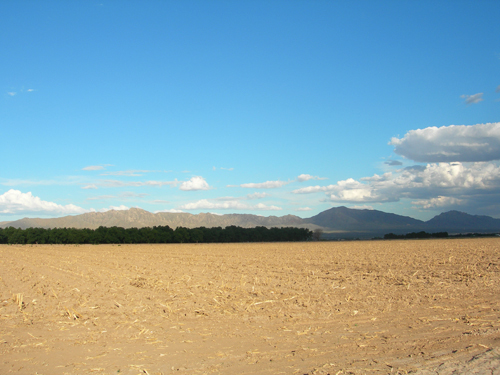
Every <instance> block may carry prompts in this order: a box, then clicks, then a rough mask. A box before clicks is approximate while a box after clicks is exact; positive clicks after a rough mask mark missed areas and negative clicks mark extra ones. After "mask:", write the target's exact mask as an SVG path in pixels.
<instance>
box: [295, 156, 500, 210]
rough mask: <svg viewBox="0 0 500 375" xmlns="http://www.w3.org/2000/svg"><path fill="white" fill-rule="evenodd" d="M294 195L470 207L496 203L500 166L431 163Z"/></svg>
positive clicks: (499, 191)
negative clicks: (321, 193)
mask: <svg viewBox="0 0 500 375" xmlns="http://www.w3.org/2000/svg"><path fill="white" fill-rule="evenodd" d="M293 192H294V193H296V194H307V193H317V192H324V193H325V194H326V196H327V199H328V200H330V201H331V202H336V203H384V202H397V201H400V200H402V199H411V200H413V201H412V203H413V204H414V205H415V207H417V208H422V209H433V208H438V207H457V206H462V207H470V208H472V209H473V210H475V209H476V208H483V209H484V210H487V208H488V206H489V205H491V204H493V203H495V202H500V167H499V166H498V165H497V164H495V163H490V162H476V163H468V164H462V163H431V164H427V165H426V166H413V167H408V168H403V169H399V170H397V171H395V172H388V173H385V174H383V175H382V176H379V175H377V174H375V175H373V176H372V177H365V178H362V179H360V181H357V180H354V179H352V178H349V179H347V180H343V181H339V182H337V183H336V184H334V185H328V186H323V187H320V186H311V187H308V188H303V189H297V190H294V191H293Z"/></svg>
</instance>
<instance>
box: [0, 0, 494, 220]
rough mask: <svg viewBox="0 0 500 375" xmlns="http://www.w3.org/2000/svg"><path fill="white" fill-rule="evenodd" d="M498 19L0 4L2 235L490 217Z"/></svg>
mask: <svg viewBox="0 0 500 375" xmlns="http://www.w3.org/2000/svg"><path fill="white" fill-rule="evenodd" d="M499 19H500V4H499V2H498V1H479V2H478V1H189V0H188V1H153V0H152V1H146V2H144V1H106V0H104V1H93V0H88V1H43V2H35V1H9V0H7V1H2V2H0V51H1V52H0V54H1V58H0V71H1V72H2V74H1V75H0V89H1V91H0V130H1V133H0V134H1V136H2V137H1V138H2V143H1V146H0V158H1V160H2V163H1V164H0V221H11V220H16V219H19V218H22V217H59V216H65V215H69V214H80V213H84V212H89V211H105V210H109V209H126V208H130V207H140V208H143V209H145V210H148V211H150V212H159V211H172V212H178V211H182V212H190V213H193V214H196V213H199V212H213V213H220V214H224V213H252V214H258V215H265V216H269V215H277V216H282V215H287V214H293V215H298V216H301V217H310V216H313V215H315V214H317V213H319V212H321V211H323V210H325V209H328V208H330V207H336V206H347V207H355V208H373V209H378V210H383V211H386V212H394V213H397V214H402V215H407V216H411V217H414V218H419V219H425V220H427V219H429V218H431V217H432V216H434V215H436V214H438V213H440V212H443V211H448V210H452V209H456V210H460V211H465V212H468V213H471V214H486V215H491V216H494V217H500V164H499V162H498V161H499V160H500V37H499V35H500V22H498V20H499Z"/></svg>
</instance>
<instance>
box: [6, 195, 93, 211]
mask: <svg viewBox="0 0 500 375" xmlns="http://www.w3.org/2000/svg"><path fill="white" fill-rule="evenodd" d="M35 212H36V213H42V214H46V215H54V214H65V215H71V214H82V213H85V212H87V210H85V209H84V208H81V207H78V206H75V205H73V204H67V205H64V206H63V205H60V204H57V203H54V202H48V201H43V200H41V199H40V198H39V197H36V196H34V195H33V194H31V192H28V193H22V192H21V191H19V190H14V189H10V190H9V191H7V192H6V193H4V194H2V195H0V213H2V214H21V213H35Z"/></svg>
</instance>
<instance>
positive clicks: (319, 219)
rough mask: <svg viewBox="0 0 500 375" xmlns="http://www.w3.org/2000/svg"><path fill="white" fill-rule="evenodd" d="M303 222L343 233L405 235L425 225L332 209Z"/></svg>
mask: <svg viewBox="0 0 500 375" xmlns="http://www.w3.org/2000/svg"><path fill="white" fill-rule="evenodd" d="M304 221H305V222H307V223H311V224H315V225H318V226H321V227H324V228H334V229H336V230H337V231H345V232H376V233H380V232H384V233H387V232H386V231H387V230H390V231H393V232H394V231H396V232H403V233H407V232H408V231H413V230H414V228H423V227H424V226H425V223H424V222H423V221H421V220H417V219H413V218H411V217H408V216H401V215H396V214H390V213H386V212H382V211H377V210H355V209H351V208H347V207H334V208H330V209H329V210H326V211H323V212H321V213H319V214H318V215H316V216H313V217H311V218H309V219H304Z"/></svg>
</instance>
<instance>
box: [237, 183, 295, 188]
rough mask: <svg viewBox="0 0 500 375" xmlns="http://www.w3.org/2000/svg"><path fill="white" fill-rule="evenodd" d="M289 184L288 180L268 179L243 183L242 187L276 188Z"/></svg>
mask: <svg viewBox="0 0 500 375" xmlns="http://www.w3.org/2000/svg"><path fill="white" fill-rule="evenodd" d="M287 184H289V182H286V181H266V182H259V183H248V184H241V185H240V187H242V188H248V189H276V188H280V187H282V186H284V185H287Z"/></svg>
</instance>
